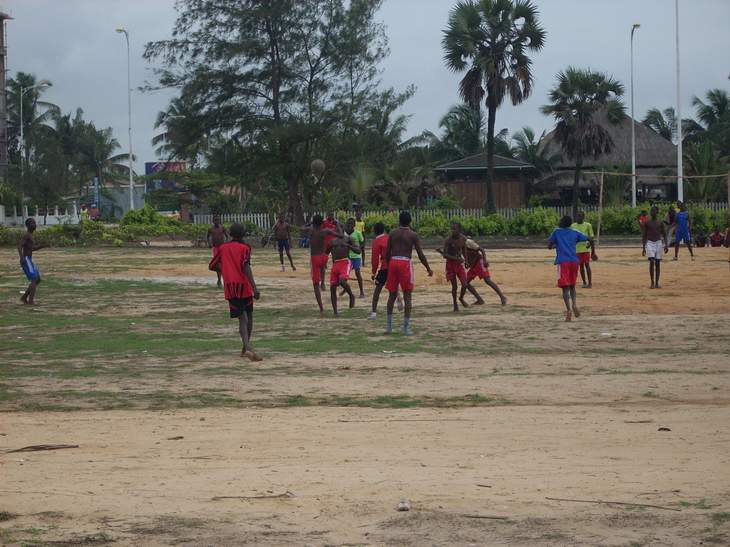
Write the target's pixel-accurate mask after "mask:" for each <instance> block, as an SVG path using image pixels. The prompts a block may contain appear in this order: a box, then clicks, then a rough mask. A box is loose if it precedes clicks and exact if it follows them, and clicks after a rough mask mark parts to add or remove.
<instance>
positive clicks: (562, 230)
mask: <svg viewBox="0 0 730 547" xmlns="http://www.w3.org/2000/svg"><path fill="white" fill-rule="evenodd" d="M572 224H573V219H572V218H570V216H569V215H566V216H564V217H563V218H561V219H560V225H559V228H556V229H555V230H554V231H553V233H552V234H551V235H550V237H549V238H548V249H555V264H557V266H558V287H560V288H561V289H562V290H563V301H564V302H565V310H566V312H565V320H566V321H572V320H573V315H575V316H576V317H580V311H578V305H577V303H576V294H575V283H576V281H577V280H578V254H577V253H576V250H575V246H576V245H577V244H578V243H579V242H581V241H587V242H588V243H589V245H590V247H591V249H593V241H592V240H590V239H588V236H587V235H585V234H583V233H581V232H579V231H578V230H573V229H572V228H571V225H572ZM571 304H572V305H571Z"/></svg>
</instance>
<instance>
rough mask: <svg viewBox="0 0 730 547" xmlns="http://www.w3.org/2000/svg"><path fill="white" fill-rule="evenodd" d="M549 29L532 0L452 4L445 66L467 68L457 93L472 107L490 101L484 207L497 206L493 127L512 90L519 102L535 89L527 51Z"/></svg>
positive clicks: (540, 44)
mask: <svg viewBox="0 0 730 547" xmlns="http://www.w3.org/2000/svg"><path fill="white" fill-rule="evenodd" d="M545 36H546V32H545V30H544V29H543V28H542V26H541V25H540V21H539V19H538V11H537V8H536V7H535V5H534V4H533V3H532V1H531V0H462V1H461V2H459V3H458V4H456V6H455V7H454V8H453V9H452V10H451V13H450V14H449V22H448V27H447V29H446V30H445V31H444V37H443V41H442V45H443V49H444V60H445V62H446V66H447V67H448V68H449V69H451V70H453V71H454V72H459V73H461V72H466V74H465V75H464V77H463V78H462V80H461V82H460V83H459V93H460V95H461V97H462V99H464V101H465V102H466V103H467V104H468V105H470V106H471V107H472V108H474V109H477V108H479V107H480V104H481V102H482V100H484V101H485V105H486V107H487V171H488V175H487V187H486V194H487V199H486V204H485V205H486V208H487V209H488V210H494V190H493V181H494V153H495V139H494V128H495V122H496V117H497V109H498V108H499V107H500V106H501V105H502V103H503V102H504V99H505V98H506V97H508V96H509V98H510V100H511V102H512V104H513V105H517V104H520V103H521V102H522V101H524V100H525V99H526V98H527V97H529V95H530V93H531V92H532V82H533V74H532V61H531V60H530V58H529V57H528V53H530V52H537V51H540V50H541V49H542V48H543V45H544V44H545Z"/></svg>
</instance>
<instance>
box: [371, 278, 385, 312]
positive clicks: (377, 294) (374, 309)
mask: <svg viewBox="0 0 730 547" xmlns="http://www.w3.org/2000/svg"><path fill="white" fill-rule="evenodd" d="M381 292H383V286H382V285H381V284H379V283H376V284H375V290H373V304H372V308H371V311H372V314H371V319H375V314H376V313H378V300H380V293H381Z"/></svg>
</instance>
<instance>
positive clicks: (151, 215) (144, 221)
mask: <svg viewBox="0 0 730 547" xmlns="http://www.w3.org/2000/svg"><path fill="white" fill-rule="evenodd" d="M119 224H120V225H121V226H126V225H129V224H135V225H142V226H160V227H163V226H165V227H178V226H181V225H182V223H181V222H180V221H179V220H175V219H172V218H169V217H166V216H164V215H161V214H160V213H158V212H157V210H156V209H155V208H154V207H152V205H150V204H149V203H148V204H146V205H145V206H144V207H142V208H141V209H134V210H131V211H127V212H126V213H125V214H124V216H123V217H122V220H121V222H120V223H119Z"/></svg>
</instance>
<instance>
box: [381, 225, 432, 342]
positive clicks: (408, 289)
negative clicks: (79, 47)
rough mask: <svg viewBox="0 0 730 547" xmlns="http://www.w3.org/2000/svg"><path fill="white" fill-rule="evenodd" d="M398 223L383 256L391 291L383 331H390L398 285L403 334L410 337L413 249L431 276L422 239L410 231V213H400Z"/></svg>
mask: <svg viewBox="0 0 730 547" xmlns="http://www.w3.org/2000/svg"><path fill="white" fill-rule="evenodd" d="M399 221H400V226H399V227H398V228H396V229H395V230H391V232H390V234H389V236H388V249H387V251H386V252H385V258H386V260H387V262H388V279H387V281H386V282H385V288H386V289H388V292H390V296H388V318H387V323H386V329H385V334H391V333H392V332H393V306H395V300H396V298H398V288H399V287H400V289H401V290H402V291H403V301H404V303H405V314H404V317H403V334H404V335H405V336H410V335H411V331H410V322H411V309H412V307H413V306H412V301H411V293H412V292H413V281H414V280H413V263H412V260H411V256H412V255H413V250H414V249H415V250H416V253H417V254H418V258H419V260H420V261H421V264H423V265H424V266H425V267H426V271H427V272H428V275H429V277H431V276H433V270H431V267H430V266H429V265H428V260H427V259H426V255H424V254H423V249H421V239H420V238H419V237H418V234H417V233H416V232H414V231H413V230H411V214H410V213H409V212H408V211H403V212H401V214H400V219H399Z"/></svg>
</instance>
